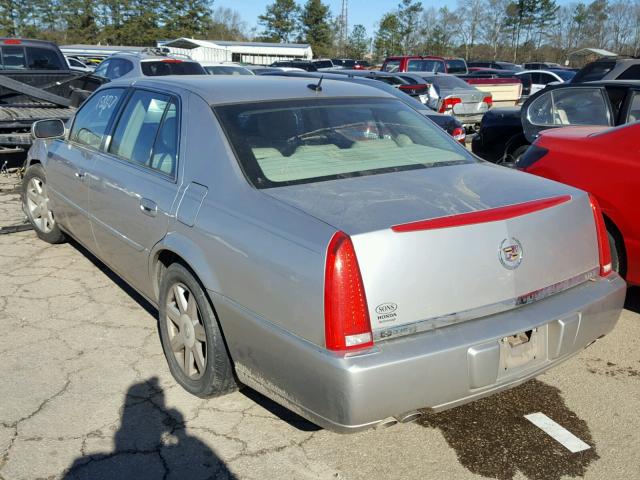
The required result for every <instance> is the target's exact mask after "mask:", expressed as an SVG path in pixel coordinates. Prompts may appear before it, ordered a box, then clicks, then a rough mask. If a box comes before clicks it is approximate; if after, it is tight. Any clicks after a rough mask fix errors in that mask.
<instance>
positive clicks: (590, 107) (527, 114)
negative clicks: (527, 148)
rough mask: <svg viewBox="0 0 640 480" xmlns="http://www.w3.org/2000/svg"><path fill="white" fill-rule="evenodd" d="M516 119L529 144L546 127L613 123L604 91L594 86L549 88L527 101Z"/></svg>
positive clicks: (607, 98) (611, 111)
mask: <svg viewBox="0 0 640 480" xmlns="http://www.w3.org/2000/svg"><path fill="white" fill-rule="evenodd" d="M520 119H521V121H522V128H523V131H524V135H525V137H526V139H527V141H528V142H529V143H533V141H534V140H535V139H536V138H537V137H538V135H539V134H540V132H541V131H542V130H547V129H549V128H559V127H567V126H576V125H603V126H612V125H613V124H614V116H613V110H612V108H611V104H610V102H609V97H608V95H607V92H606V91H605V89H604V87H598V86H585V87H578V86H572V87H564V86H563V85H550V86H548V87H547V88H545V89H544V90H542V91H540V92H538V93H537V94H535V95H532V96H531V97H529V98H528V99H527V101H526V102H525V103H524V105H523V106H522V110H521V112H520Z"/></svg>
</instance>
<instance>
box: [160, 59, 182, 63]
mask: <svg viewBox="0 0 640 480" xmlns="http://www.w3.org/2000/svg"><path fill="white" fill-rule="evenodd" d="M161 62H162V63H182V60H178V59H176V58H166V59H164V60H161Z"/></svg>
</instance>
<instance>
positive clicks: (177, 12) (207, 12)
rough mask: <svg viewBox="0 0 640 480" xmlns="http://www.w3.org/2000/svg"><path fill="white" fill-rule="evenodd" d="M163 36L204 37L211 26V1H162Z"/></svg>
mask: <svg viewBox="0 0 640 480" xmlns="http://www.w3.org/2000/svg"><path fill="white" fill-rule="evenodd" d="M161 4H162V5H163V6H164V8H163V10H162V22H163V24H164V29H163V34H164V36H166V37H168V38H171V37H201V38H202V37H204V36H206V34H207V32H208V30H209V28H210V26H211V4H212V1H211V0H171V1H170V2H167V1H162V2H161Z"/></svg>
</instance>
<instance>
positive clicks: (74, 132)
mask: <svg viewBox="0 0 640 480" xmlns="http://www.w3.org/2000/svg"><path fill="white" fill-rule="evenodd" d="M123 93H124V89H123V88H108V89H106V90H101V91H99V92H97V93H96V94H95V95H93V96H91V97H90V98H89V99H88V100H87V101H86V102H85V103H84V104H83V106H82V108H81V109H80V110H79V111H78V113H77V114H76V117H75V120H74V122H73V127H72V128H71V133H70V134H69V140H71V141H72V142H76V143H79V144H81V145H85V146H87V147H91V148H95V149H98V148H100V145H101V144H102V139H103V137H104V135H105V132H106V131H107V127H108V125H109V121H110V120H111V117H112V116H113V114H114V113H115V111H116V110H117V107H118V104H119V102H120V99H121V98H122V95H123Z"/></svg>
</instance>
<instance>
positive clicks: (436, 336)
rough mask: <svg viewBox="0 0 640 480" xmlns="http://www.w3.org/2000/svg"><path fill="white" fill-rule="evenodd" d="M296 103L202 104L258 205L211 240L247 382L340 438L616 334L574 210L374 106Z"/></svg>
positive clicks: (322, 98)
mask: <svg viewBox="0 0 640 480" xmlns="http://www.w3.org/2000/svg"><path fill="white" fill-rule="evenodd" d="M307 83H308V82H307ZM293 87H294V86H293V85H288V87H287V88H288V92H289V93H290V92H291V91H294V90H295V88H297V89H299V90H300V91H299V92H298V95H303V96H305V98H300V99H291V100H283V99H278V100H273V99H272V100H270V101H263V102H251V103H247V102H244V103H243V102H238V103H233V102H231V103H229V102H227V103H228V104H221V105H214V106H213V110H214V112H215V114H216V117H217V119H218V121H219V122H220V125H221V127H222V130H223V131H224V133H225V137H226V139H227V141H228V143H229V146H230V147H231V151H232V152H233V155H234V156H235V158H236V159H237V161H238V162H239V165H240V167H241V171H242V176H243V177H244V178H243V179H242V181H247V182H249V183H250V184H251V185H252V187H253V188H254V189H255V190H254V192H255V193H256V194H257V195H258V197H256V198H257V200H256V203H255V205H254V207H251V209H252V210H251V211H245V212H243V213H242V215H241V216H239V218H244V219H249V222H248V223H245V224H243V225H245V226H243V227H242V228H240V227H236V228H235V230H234V231H231V232H230V233H229V235H227V236H215V235H211V236H210V238H212V239H215V240H216V241H217V242H224V244H225V245H226V247H227V248H228V249H229V250H228V255H229V259H227V260H221V259H220V260H218V261H219V263H221V264H227V265H228V267H229V268H228V273H232V274H233V275H234V276H235V278H234V279H233V280H228V281H229V282H230V284H231V286H232V287H233V288H231V289H230V290H228V291H226V292H225V291H222V292H212V296H213V299H214V304H216V301H218V304H216V309H217V312H218V314H219V315H220V322H221V325H222V327H223V331H224V333H225V337H226V341H227V345H228V348H229V352H230V354H231V358H232V359H233V362H234V366H235V369H236V373H237V374H238V377H239V379H240V380H241V381H242V382H243V383H246V384H248V385H250V386H252V387H254V388H256V389H257V390H259V391H261V392H263V393H264V394H266V395H267V396H269V397H271V398H273V399H275V400H276V401H278V402H280V403H282V404H283V405H285V406H287V407H289V408H291V409H292V410H294V411H296V412H298V413H300V414H301V415H303V416H304V417H306V418H308V419H310V420H312V421H313V422H315V423H317V424H319V425H321V426H323V427H326V428H330V429H333V430H337V431H341V432H351V431H357V430H360V429H363V428H368V427H373V426H377V425H389V424H392V423H395V422H397V421H409V420H413V419H415V418H417V417H418V416H419V415H420V414H419V412H418V409H422V408H430V409H433V410H435V411H439V410H443V409H447V408H450V407H453V406H456V405H460V404H462V403H465V402H469V401H472V400H475V399H478V398H481V397H484V396H486V395H490V394H492V393H495V392H498V391H500V390H504V389H506V388H510V387H513V386H515V385H517V384H519V383H522V382H524V381H526V380H527V379H530V378H533V377H535V376H536V375H538V374H540V373H541V372H543V371H545V370H547V369H548V368H550V367H552V366H554V365H556V364H558V363H560V362H562V361H564V360H566V359H568V358H569V357H571V356H572V355H574V354H576V353H578V352H580V351H581V350H582V349H583V348H585V347H587V346H588V345H590V344H591V343H593V342H594V341H595V340H597V339H599V338H601V337H602V336H604V335H606V334H607V333H608V332H610V331H611V329H612V328H613V327H614V326H615V324H616V322H617V319H618V316H619V314H620V311H621V309H622V305H623V302H624V296H625V283H624V281H623V280H621V278H620V277H619V276H618V275H617V274H616V273H615V272H612V270H611V260H610V254H609V250H608V241H607V234H606V229H605V227H604V222H603V219H602V215H601V212H600V209H599V207H598V205H597V203H596V202H595V200H593V199H592V198H590V197H589V196H588V194H586V193H585V192H583V191H580V190H577V189H574V188H571V187H568V186H565V185H562V184H559V183H555V182H551V181H547V180H544V179H540V178H536V177H534V176H531V175H526V174H523V173H521V172H517V171H513V170H510V169H505V168H502V167H497V166H495V165H491V164H487V163H484V162H478V161H476V160H475V159H474V158H473V157H472V156H470V155H469V154H468V153H467V152H466V151H465V149H464V148H462V147H461V146H460V145H457V144H456V142H455V141H453V140H452V139H450V138H449V137H448V136H447V135H446V134H445V133H444V132H441V131H439V130H438V129H437V128H436V127H435V126H434V125H432V124H431V122H427V121H425V120H424V118H422V116H421V115H419V114H418V113H417V112H415V111H413V110H412V109H410V108H409V107H407V106H405V105H403V104H402V103H401V102H399V101H397V100H396V99H392V98H390V97H380V96H379V95H380V94H379V93H378V92H374V91H373V90H371V91H370V92H369V93H368V94H367V95H369V97H367V98H365V97H362V98H355V97H353V96H349V95H346V94H345V95H343V96H340V95H332V93H331V92H336V91H337V90H338V89H339V87H337V85H336V83H330V82H329V83H328V84H323V85H322V87H323V90H322V91H317V92H313V93H311V94H308V93H306V92H305V91H304V89H305V88H309V89H310V87H307V86H306V85H304V86H302V85H296V86H295V88H293ZM349 88H351V87H349ZM362 88H364V87H362ZM310 90H313V89H310ZM295 91H296V92H297V90H295ZM307 91H308V90H307ZM360 92H362V95H364V94H365V93H366V92H364V91H363V90H361V91H360ZM234 181H235V180H234ZM232 190H233V189H232ZM238 191H240V190H238ZM245 196H246V197H247V198H250V197H251V195H250V194H249V193H248V192H247V193H246V194H245ZM251 198H252V197H251ZM238 202H239V203H243V204H244V205H245V207H246V204H247V200H246V199H244V200H241V201H240V200H239V201H238ZM224 208H227V209H230V210H229V211H233V210H234V209H235V208H238V207H237V205H231V204H230V205H229V206H226V207H224ZM265 211H269V212H271V215H270V217H269V218H261V217H260V216H259V212H265ZM234 222H235V221H234ZM269 223H272V225H271V226H269ZM236 224H237V222H235V223H234V225H236ZM248 225H251V226H248ZM256 225H258V227H256ZM256 228H257V229H258V230H256ZM238 230H241V232H239V231H238ZM260 232H263V233H260ZM234 235H237V236H240V235H241V236H242V240H241V241H239V243H238V244H233V243H232V242H231V241H230V238H233V236H234ZM261 235H262V236H261ZM250 245H261V249H260V250H259V249H257V247H254V248H253V249H252V247H250ZM234 262H236V263H234ZM242 262H245V263H246V265H245V266H242V267H241V268H240V267H239V266H240V265H241V264H242V265H244V264H243V263H242ZM251 262H253V263H251ZM233 265H235V266H234V267H233V268H231V267H232V266H233ZM243 275H246V277H243ZM243 278H244V279H245V280H246V282H245V283H243ZM243 285H244V286H243ZM221 288H222V289H224V285H222V287H221ZM243 288H244V290H243ZM232 298H233V301H232V300H231V299H232ZM243 299H245V301H242V300H243Z"/></svg>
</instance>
